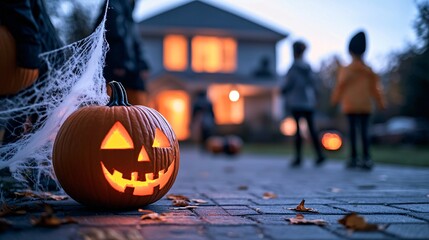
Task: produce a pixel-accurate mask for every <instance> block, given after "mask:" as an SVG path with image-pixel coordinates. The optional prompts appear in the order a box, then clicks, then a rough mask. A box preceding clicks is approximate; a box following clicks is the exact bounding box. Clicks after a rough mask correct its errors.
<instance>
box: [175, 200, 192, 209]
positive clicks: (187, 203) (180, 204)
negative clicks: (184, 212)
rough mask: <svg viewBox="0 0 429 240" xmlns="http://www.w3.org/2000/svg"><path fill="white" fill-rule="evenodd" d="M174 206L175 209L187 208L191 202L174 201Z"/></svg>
mask: <svg viewBox="0 0 429 240" xmlns="http://www.w3.org/2000/svg"><path fill="white" fill-rule="evenodd" d="M172 204H173V206H175V207H186V206H189V202H187V201H185V200H181V199H177V200H173V202H172Z"/></svg>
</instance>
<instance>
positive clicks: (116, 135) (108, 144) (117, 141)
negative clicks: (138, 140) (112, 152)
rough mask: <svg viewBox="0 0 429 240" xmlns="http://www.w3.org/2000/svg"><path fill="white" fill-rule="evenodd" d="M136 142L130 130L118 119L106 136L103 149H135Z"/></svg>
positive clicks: (102, 145)
mask: <svg viewBox="0 0 429 240" xmlns="http://www.w3.org/2000/svg"><path fill="white" fill-rule="evenodd" d="M133 148H134V144H133V140H132V139H131V137H130V135H129V134H128V131H127V130H126V129H125V127H124V126H123V125H122V124H121V123H120V122H119V121H118V122H116V123H115V124H114V125H113V127H112V128H111V129H110V131H109V132H108V133H107V134H106V136H105V137H104V140H103V142H102V143H101V149H133Z"/></svg>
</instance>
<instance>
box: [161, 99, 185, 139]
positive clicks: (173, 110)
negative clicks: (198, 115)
mask: <svg viewBox="0 0 429 240" xmlns="http://www.w3.org/2000/svg"><path fill="white" fill-rule="evenodd" d="M156 106H157V110H158V111H159V112H160V113H161V114H162V115H163V116H164V117H165V119H167V121H168V122H169V123H170V125H171V127H172V128H173V130H174V133H175V134H176V137H177V139H179V140H185V139H187V138H188V137H189V121H190V109H189V106H190V100H189V95H188V94H187V93H186V92H185V91H181V90H169V91H164V92H161V93H160V94H158V95H157V96H156Z"/></svg>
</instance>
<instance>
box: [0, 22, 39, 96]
mask: <svg viewBox="0 0 429 240" xmlns="http://www.w3.org/2000/svg"><path fill="white" fill-rule="evenodd" d="M0 53H1V54H0V76H1V78H0V79H1V82H0V85H1V86H2V87H1V88H0V95H10V94H16V93H18V92H19V91H21V90H23V89H25V88H27V87H29V86H30V85H31V84H33V83H34V82H35V81H36V79H37V77H38V75H39V70H38V69H28V68H21V67H18V66H17V65H16V44H15V40H14V38H13V36H12V34H11V33H10V32H9V31H8V30H7V28H6V27H4V26H0Z"/></svg>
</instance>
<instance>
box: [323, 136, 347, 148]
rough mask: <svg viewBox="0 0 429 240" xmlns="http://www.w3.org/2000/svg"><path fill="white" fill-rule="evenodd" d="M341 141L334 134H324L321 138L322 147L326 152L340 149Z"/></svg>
mask: <svg viewBox="0 0 429 240" xmlns="http://www.w3.org/2000/svg"><path fill="white" fill-rule="evenodd" d="M342 144H343V141H342V139H341V137H340V135H338V134H336V133H325V134H323V136H322V145H323V147H324V148H325V149H326V150H331V151H336V150H338V149H340V148H341V145H342Z"/></svg>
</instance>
